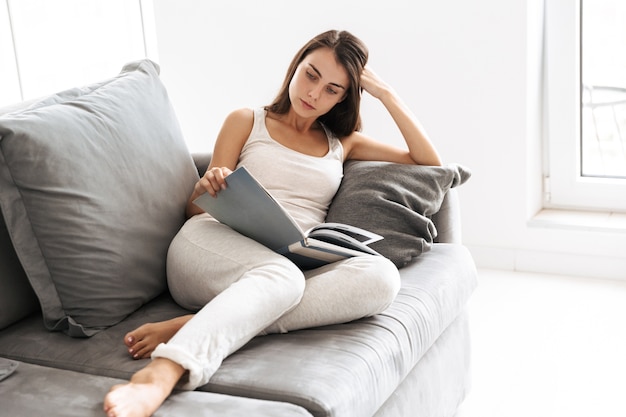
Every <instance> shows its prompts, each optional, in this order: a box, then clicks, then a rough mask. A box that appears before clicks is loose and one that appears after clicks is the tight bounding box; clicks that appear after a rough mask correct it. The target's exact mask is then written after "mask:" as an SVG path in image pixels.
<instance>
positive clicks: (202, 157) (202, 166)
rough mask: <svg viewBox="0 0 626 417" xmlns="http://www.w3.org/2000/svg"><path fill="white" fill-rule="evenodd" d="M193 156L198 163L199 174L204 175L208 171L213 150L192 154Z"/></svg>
mask: <svg viewBox="0 0 626 417" xmlns="http://www.w3.org/2000/svg"><path fill="white" fill-rule="evenodd" d="M191 156H192V157H193V161H194V162H195V164H196V168H197V169H198V175H200V176H203V175H204V173H205V172H206V170H207V168H208V167H209V164H210V163H211V157H212V156H213V153H211V152H198V153H193V154H191Z"/></svg>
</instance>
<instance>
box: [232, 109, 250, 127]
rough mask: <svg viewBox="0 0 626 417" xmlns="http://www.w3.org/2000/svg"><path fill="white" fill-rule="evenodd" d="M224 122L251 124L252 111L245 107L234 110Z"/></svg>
mask: <svg viewBox="0 0 626 417" xmlns="http://www.w3.org/2000/svg"><path fill="white" fill-rule="evenodd" d="M226 121H227V122H235V123H250V124H251V123H252V122H253V121H254V110H253V109H251V108H247V107H244V108H241V109H235V110H233V111H231V112H230V113H229V114H228V116H226Z"/></svg>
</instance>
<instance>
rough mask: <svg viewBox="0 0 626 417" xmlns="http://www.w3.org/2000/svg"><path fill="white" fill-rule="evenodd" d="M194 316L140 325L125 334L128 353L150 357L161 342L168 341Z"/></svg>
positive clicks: (137, 356)
mask: <svg viewBox="0 0 626 417" xmlns="http://www.w3.org/2000/svg"><path fill="white" fill-rule="evenodd" d="M192 317H193V315H192V314H189V315H186V316H180V317H176V318H173V319H171V320H166V321H160V322H158V323H146V324H144V325H142V326H139V327H138V328H137V329H135V330H133V331H132V332H129V333H127V334H126V336H124V344H125V345H126V346H128V353H129V354H130V356H132V357H133V359H146V358H149V357H150V355H151V354H152V351H154V349H155V348H156V347H157V346H158V345H159V344H160V343H167V342H168V341H169V340H170V339H171V338H172V336H174V334H175V333H176V332H177V331H178V330H180V328H181V327H183V325H184V324H185V323H187V322H188V321H189V320H190V319H191V318H192Z"/></svg>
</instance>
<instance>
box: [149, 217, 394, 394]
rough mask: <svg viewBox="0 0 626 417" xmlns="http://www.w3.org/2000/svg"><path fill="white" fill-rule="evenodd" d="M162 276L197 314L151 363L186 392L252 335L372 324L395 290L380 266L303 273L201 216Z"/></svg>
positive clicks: (388, 270)
mask: <svg viewBox="0 0 626 417" xmlns="http://www.w3.org/2000/svg"><path fill="white" fill-rule="evenodd" d="M167 275H168V285H169V289H170V292H171V294H172V296H173V297H174V299H175V300H176V302H177V303H179V304H180V305H181V306H183V307H184V308H187V309H190V310H192V311H197V313H196V314H195V315H194V317H193V318H192V319H191V320H190V321H189V322H188V323H187V324H185V326H183V327H182V328H181V329H180V330H179V331H178V332H177V333H176V335H175V336H174V337H173V338H172V339H171V340H170V341H169V342H168V343H166V344H160V345H159V346H158V347H157V348H156V349H155V351H154V352H153V354H152V357H153V358H156V357H162V358H168V359H170V360H172V361H174V362H176V363H178V364H180V365H181V366H183V367H184V368H185V369H187V370H188V371H189V376H188V380H187V378H186V380H185V381H183V382H182V383H181V386H180V387H181V388H185V389H195V388H197V387H199V386H201V385H204V384H206V383H207V382H208V381H209V378H210V377H211V376H212V375H213V373H214V372H215V371H216V370H217V368H218V367H219V366H220V365H221V363H222V360H223V359H224V358H226V357H227V356H228V355H230V354H231V353H233V352H235V351H236V350H237V349H239V348H240V347H242V346H243V345H244V344H246V343H247V342H248V341H249V340H250V339H252V338H253V337H255V336H256V335H259V334H264V333H278V332H287V331H292V330H297V329H303V328H307V327H315V326H323V325H327V324H337V323H345V322H348V321H352V320H356V319H359V318H362V317H367V316H371V315H374V314H377V313H380V312H382V311H383V310H385V309H386V308H387V307H388V306H389V305H390V304H391V302H392V301H393V300H394V298H395V296H396V294H397V293H398V290H399V289H400V276H399V273H398V270H397V269H396V267H395V266H394V265H393V263H392V262H390V261H389V260H387V259H386V258H383V257H379V256H369V255H368V256H360V257H354V258H349V259H346V260H344V261H340V262H336V263H333V264H330V265H326V266H323V267H321V268H317V269H313V270H310V271H304V272H303V271H301V270H300V269H298V267H296V266H295V265H294V264H293V263H292V262H291V261H289V260H288V259H287V258H285V257H284V256H281V255H278V254H277V253H275V252H273V251H272V250H270V249H268V248H266V247H265V246H263V245H261V244H259V243H257V242H255V241H253V240H251V239H248V238H247V237H245V236H243V235H241V234H239V233H237V232H235V231H233V230H232V229H230V228H229V227H227V226H224V225H222V224H220V223H218V222H217V221H215V220H213V219H212V218H211V217H209V216H208V215H204V214H203V215H198V216H195V217H193V218H191V219H189V220H188V221H187V223H185V225H184V226H183V227H182V229H181V230H180V232H179V233H178V234H177V235H176V237H175V238H174V240H173V241H172V244H171V245H170V249H169V252H168V258H167Z"/></svg>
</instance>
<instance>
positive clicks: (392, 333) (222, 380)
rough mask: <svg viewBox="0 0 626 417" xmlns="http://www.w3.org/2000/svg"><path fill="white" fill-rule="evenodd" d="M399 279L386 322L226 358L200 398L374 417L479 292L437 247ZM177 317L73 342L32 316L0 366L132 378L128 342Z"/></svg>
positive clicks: (0, 349)
mask: <svg viewBox="0 0 626 417" xmlns="http://www.w3.org/2000/svg"><path fill="white" fill-rule="evenodd" d="M400 273H401V277H402V287H401V290H400V293H399V295H398V297H397V299H396V300H395V301H394V303H393V304H392V305H391V306H390V307H389V308H388V309H387V310H386V311H385V312H383V313H382V314H379V315H377V316H374V317H370V318H366V319H362V320H357V321H355V322H351V323H346V324H341V325H333V326H325V327H320V328H314V329H308V330H301V331H297V332H292V333H287V334H280V335H269V336H262V337H257V338H255V339H253V340H252V341H251V342H249V343H248V344H247V345H246V346H244V347H243V348H242V349H240V350H239V351H237V352H236V353H235V354H233V355H231V356H230V357H228V358H227V359H226V360H225V361H224V362H223V364H222V366H221V367H220V369H219V370H218V371H217V373H216V374H215V375H214V376H213V378H211V380H210V382H209V383H208V384H207V385H205V386H203V387H201V388H200V390H205V391H211V392H218V393H223V394H229V395H235V396H243V397H250V398H258V399H266V400H274V401H285V402H290V403H294V404H297V405H300V406H302V407H304V408H306V409H307V410H308V411H309V412H311V414H313V415H316V416H364V415H372V414H374V412H375V411H376V410H377V409H378V408H379V407H380V406H381V405H382V404H383V402H384V401H385V400H386V399H387V398H388V397H389V396H390V395H391V393H392V392H394V390H395V389H396V388H397V387H398V385H399V384H400V383H401V382H402V380H403V379H404V378H405V377H406V375H407V374H408V373H409V372H410V371H411V369H412V368H413V367H414V366H415V365H416V363H417V362H418V361H419V360H420V358H421V357H422V356H423V355H424V354H425V353H426V352H427V351H428V350H429V348H430V347H431V345H432V344H433V343H434V342H435V341H436V340H437V338H438V337H439V336H440V335H441V334H442V332H443V331H444V330H445V329H446V328H447V327H448V325H449V324H450V323H452V321H453V320H454V319H455V318H456V317H457V316H458V315H459V314H461V312H462V311H463V310H464V308H465V305H466V303H467V301H468V299H469V297H470V294H471V292H472V291H473V289H474V287H475V285H476V270H475V267H474V263H473V260H472V258H471V255H470V254H469V251H468V250H467V249H466V248H465V247H463V246H461V245H456V244H434V245H433V248H432V250H431V251H429V252H427V253H425V254H423V255H422V256H420V257H418V258H417V259H416V261H415V262H413V263H412V264H410V265H409V266H407V267H405V268H402V269H401V270H400ZM183 313H185V311H184V310H182V309H181V308H180V307H178V306H177V305H175V304H174V303H173V301H172V300H171V299H169V298H167V297H160V298H158V299H156V300H154V301H153V302H151V303H149V304H147V305H146V306H144V307H143V308H142V309H140V310H139V311H137V312H136V313H134V314H133V315H131V316H130V317H128V318H127V319H126V320H124V321H123V322H121V323H119V324H118V325H116V326H113V327H111V328H109V329H107V330H105V331H102V332H100V333H98V334H96V335H94V336H93V337H92V338H90V339H79V340H77V339H73V340H72V339H69V338H67V337H63V336H62V335H60V334H57V333H50V332H46V331H45V330H44V329H43V326H42V324H41V322H40V320H37V317H36V316H35V317H32V318H29V319H26V320H24V321H22V322H20V323H18V324H16V325H13V326H11V327H8V328H7V329H5V330H3V331H2V332H1V333H0V356H4V357H8V358H12V359H16V360H21V361H24V362H32V363H38V364H41V365H48V366H53V367H60V368H64V369H70V370H75V371H81V372H87V373H93V374H98V375H106V376H110V377H117V378H129V377H130V376H131V375H132V374H133V373H134V372H135V371H136V370H138V369H140V368H141V367H143V366H144V365H145V361H134V360H132V359H130V357H129V356H128V354H127V352H126V350H125V347H124V345H123V344H122V340H123V336H124V334H125V333H126V332H128V331H129V330H132V329H134V328H135V327H137V326H139V325H141V324H143V323H145V322H150V321H158V320H164V319H167V318H171V317H173V316H175V315H180V314H183Z"/></svg>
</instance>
